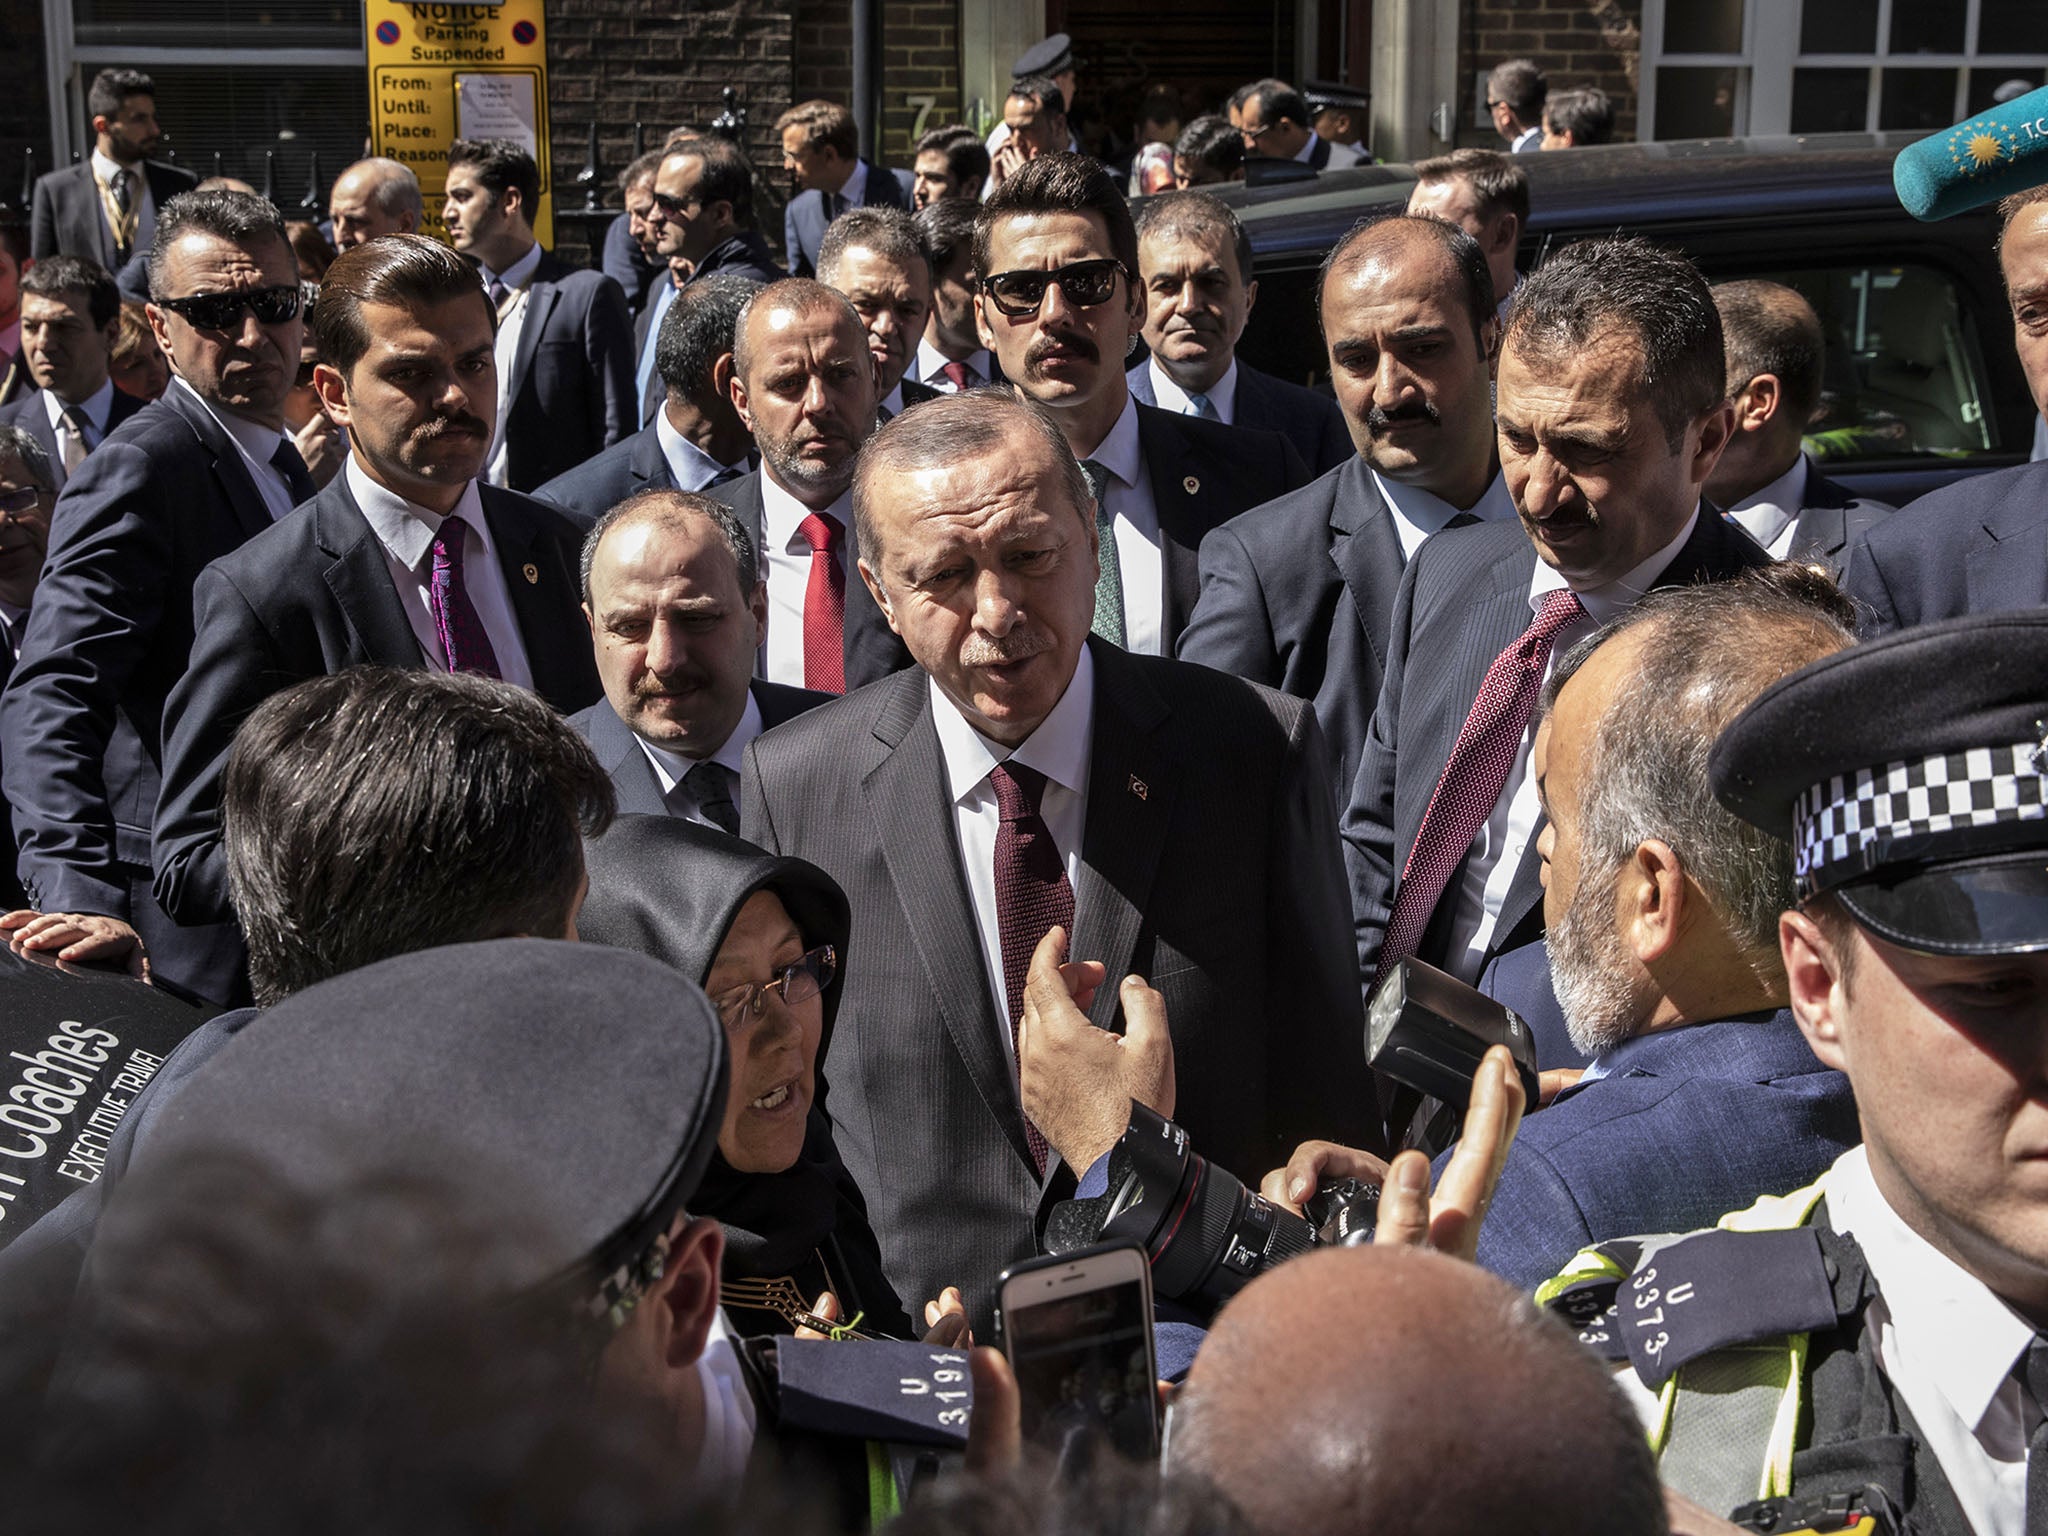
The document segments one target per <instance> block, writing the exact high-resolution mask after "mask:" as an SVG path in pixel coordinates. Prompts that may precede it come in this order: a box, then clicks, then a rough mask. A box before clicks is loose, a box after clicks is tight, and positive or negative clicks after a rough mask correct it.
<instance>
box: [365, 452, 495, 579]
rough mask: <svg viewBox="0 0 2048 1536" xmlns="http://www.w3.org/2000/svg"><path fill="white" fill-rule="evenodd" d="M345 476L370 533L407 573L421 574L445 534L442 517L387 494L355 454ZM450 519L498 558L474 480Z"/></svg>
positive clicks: (491, 557) (486, 552)
mask: <svg viewBox="0 0 2048 1536" xmlns="http://www.w3.org/2000/svg"><path fill="white" fill-rule="evenodd" d="M342 473H343V474H345V475H347V476H348V493H349V495H351V496H353V497H354V498H355V500H356V506H357V508H358V509H360V510H361V512H362V514H363V519H364V521H366V522H367V523H368V524H369V525H370V531H371V532H372V533H374V534H376V535H377V541H378V542H379V543H380V544H382V545H383V546H384V547H385V548H386V549H388V550H390V551H391V553H392V554H393V555H395V556H396V557H397V558H398V563H399V564H400V565H402V566H404V567H405V568H406V569H407V570H409V571H417V570H419V568H420V562H421V561H422V560H424V559H425V558H426V557H427V555H428V553H429V552H430V551H431V550H432V549H433V547H434V540H435V538H436V537H437V536H438V535H439V534H440V532H441V523H442V521H443V519H442V517H441V515H440V514H439V513H435V512H429V511H428V510H427V509H426V508H425V507H422V506H420V505H418V504H417V503H414V502H410V501H407V500H406V499H405V498H404V497H403V496H400V495H398V494H397V493H396V492H395V491H388V490H386V489H385V488H384V487H383V486H381V485H379V484H378V483H377V482H376V481H374V480H372V479H371V478H370V476H369V472H368V471H367V470H365V469H364V468H363V466H362V465H361V464H359V463H357V462H356V456H355V455H354V454H353V453H351V454H350V455H349V456H348V463H347V464H346V466H344V468H343V470H342ZM449 516H451V517H459V518H461V519H462V520H463V521H464V522H465V523H467V524H469V526H470V527H471V528H472V529H474V530H475V532H476V536H477V538H478V539H480V540H481V541H482V542H483V546H484V553H485V554H486V555H487V556H488V557H489V558H490V559H492V560H496V559H497V558H498V550H497V546H496V545H495V544H493V543H492V542H491V525H490V524H489V523H488V522H487V521H486V520H485V518H484V504H483V498H482V497H481V496H479V495H478V494H477V489H476V482H475V481H474V480H472V481H470V482H469V483H468V484H467V485H465V486H464V487H463V488H462V499H461V500H460V501H458V502H456V503H455V509H454V511H453V512H451V513H450V514H449Z"/></svg>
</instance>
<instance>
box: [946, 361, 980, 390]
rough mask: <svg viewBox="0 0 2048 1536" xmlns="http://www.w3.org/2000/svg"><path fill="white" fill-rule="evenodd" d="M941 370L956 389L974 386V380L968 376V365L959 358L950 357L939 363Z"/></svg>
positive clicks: (966, 388)
mask: <svg viewBox="0 0 2048 1536" xmlns="http://www.w3.org/2000/svg"><path fill="white" fill-rule="evenodd" d="M939 372H941V373H943V374H944V375H945V376H946V381H947V382H948V383H949V384H951V385H952V386H953V388H954V389H955V390H956V391H959V390H968V389H972V388H974V381H973V380H972V379H970V378H968V376H967V365H966V364H965V363H963V362H961V361H960V360H959V359H958V358H948V359H946V361H945V362H943V363H941V364H940V365H939Z"/></svg>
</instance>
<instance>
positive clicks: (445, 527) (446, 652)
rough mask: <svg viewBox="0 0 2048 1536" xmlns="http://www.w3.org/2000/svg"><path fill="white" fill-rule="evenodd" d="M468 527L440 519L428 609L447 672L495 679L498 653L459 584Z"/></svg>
mask: <svg viewBox="0 0 2048 1536" xmlns="http://www.w3.org/2000/svg"><path fill="white" fill-rule="evenodd" d="M468 529H469V525H468V524H467V523H465V522H464V521H463V520H462V519H461V518H459V517H444V518H442V519H441V531H440V532H439V533H437V534H435V535H434V574H433V579H432V582H431V584H430V585H429V586H428V588H427V595H428V607H429V608H431V609H432V610H433V614H434V633H435V635H436V636H437V637H438V638H439V639H440V641H441V655H442V656H443V658H445V659H446V661H447V663H448V670H449V671H450V672H481V673H482V674H483V675H484V676H485V677H497V676H499V675H500V673H499V671H498V657H497V653H496V652H494V651H493V650H492V649H491V637H490V636H489V635H488V634H486V633H485V632H484V621H483V620H482V619H480V618H478V617H477V612H476V605H475V604H474V603H472V602H471V601H470V600H469V589H468V588H467V587H466V586H464V585H463V581H462V536H463V534H464V533H466V532H467V531H468Z"/></svg>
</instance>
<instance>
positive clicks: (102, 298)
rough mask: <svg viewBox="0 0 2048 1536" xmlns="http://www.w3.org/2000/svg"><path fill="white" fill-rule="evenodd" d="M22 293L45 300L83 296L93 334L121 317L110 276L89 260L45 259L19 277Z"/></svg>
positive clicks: (118, 302)
mask: <svg viewBox="0 0 2048 1536" xmlns="http://www.w3.org/2000/svg"><path fill="white" fill-rule="evenodd" d="M21 291H22V292H23V293H33V294H35V295H36V296H37V297H39V298H45V299H54V298H56V297H57V296H58V295H59V294H63V293H82V294H84V295H85V304H86V309H87V311H88V312H89V313H90V314H91V315H92V324H93V329H94V330H99V331H103V330H105V329H106V328H107V327H108V326H109V325H112V324H113V323H114V321H115V320H116V319H118V318H119V316H120V314H121V290H120V289H119V288H118V287H117V286H115V283H114V276H113V274H112V273H111V272H109V271H108V270H107V269H106V268H105V267H103V266H101V265H100V264H99V263H98V262H96V261H94V260H93V259H92V258H91V257H89V256H65V255H62V254H59V255H56V256H45V257H44V258H43V259H42V260H41V261H39V262H37V263H36V264H35V265H34V266H32V267H30V268H29V269H28V270H27V271H26V272H24V273H22V274H21Z"/></svg>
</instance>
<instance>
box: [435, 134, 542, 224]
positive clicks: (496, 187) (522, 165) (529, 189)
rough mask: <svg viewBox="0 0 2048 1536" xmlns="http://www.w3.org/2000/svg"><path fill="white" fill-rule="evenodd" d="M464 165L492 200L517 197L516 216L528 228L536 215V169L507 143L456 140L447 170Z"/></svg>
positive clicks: (521, 151) (518, 149) (522, 148)
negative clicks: (508, 195)
mask: <svg viewBox="0 0 2048 1536" xmlns="http://www.w3.org/2000/svg"><path fill="white" fill-rule="evenodd" d="M458 165H466V166H468V167H470V169H472V170H473V171H475V172H476V179H477V180H478V181H480V182H482V183H483V188H484V190H485V191H486V192H488V193H490V194H491V196H492V197H493V198H495V199H496V200H498V201H499V202H503V201H504V199H505V194H506V193H507V192H511V191H514V190H516V191H517V192H518V193H519V216H520V217H521V218H522V219H524V220H526V222H527V223H528V224H529V225H531V224H532V223H533V221H534V218H535V216H536V215H537V214H538V213H539V212H540V166H539V165H538V164H536V163H535V161H534V158H533V156H531V155H529V154H528V153H527V152H526V149H525V146H523V145H520V144H515V143H513V142H512V140H510V139H457V140H455V141H454V142H453V143H452V144H450V145H449V146H448V169H449V170H451V171H452V170H454V169H455V167H456V166H458Z"/></svg>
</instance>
